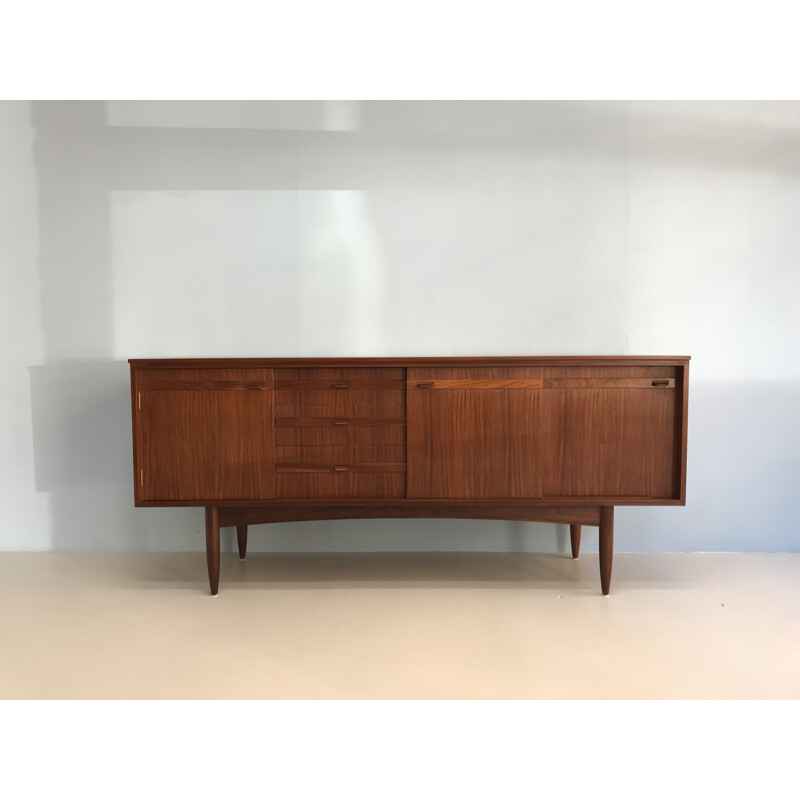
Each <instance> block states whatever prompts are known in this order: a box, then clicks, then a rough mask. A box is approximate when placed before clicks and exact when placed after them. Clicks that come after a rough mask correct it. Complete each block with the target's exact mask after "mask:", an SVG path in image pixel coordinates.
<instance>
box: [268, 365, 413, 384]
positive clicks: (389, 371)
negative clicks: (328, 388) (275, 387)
mask: <svg viewBox="0 0 800 800" xmlns="http://www.w3.org/2000/svg"><path fill="white" fill-rule="evenodd" d="M405 372H406V371H405V369H403V368H402V367H296V368H288V367H285V368H282V369H276V370H275V380H276V381H403V380H405V377H406V375H405Z"/></svg>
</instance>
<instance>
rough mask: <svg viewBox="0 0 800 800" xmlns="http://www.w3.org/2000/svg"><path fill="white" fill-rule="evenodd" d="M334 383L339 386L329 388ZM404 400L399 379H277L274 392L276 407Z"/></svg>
mask: <svg viewBox="0 0 800 800" xmlns="http://www.w3.org/2000/svg"><path fill="white" fill-rule="evenodd" d="M361 384H369V385H368V386H363V385H361ZM381 384H385V386H382V385H381ZM334 386H338V387H341V388H338V389H334V388H331V387H334ZM405 403H406V386H405V383H404V382H403V381H280V382H279V385H277V386H276V391H275V404H276V405H279V406H335V405H347V404H349V405H355V406H381V405H386V406H391V405H396V406H401V407H402V406H405Z"/></svg>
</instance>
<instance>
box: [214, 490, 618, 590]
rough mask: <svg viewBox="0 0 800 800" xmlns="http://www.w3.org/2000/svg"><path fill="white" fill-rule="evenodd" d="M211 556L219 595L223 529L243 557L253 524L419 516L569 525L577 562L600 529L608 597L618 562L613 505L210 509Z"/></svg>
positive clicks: (602, 580)
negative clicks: (587, 533) (584, 534)
mask: <svg viewBox="0 0 800 800" xmlns="http://www.w3.org/2000/svg"><path fill="white" fill-rule="evenodd" d="M205 512H206V558H207V561H208V581H209V585H210V587H211V594H212V595H216V594H218V593H219V563H220V535H219V532H220V528H227V527H234V526H235V527H236V538H237V543H238V546H239V558H241V559H244V558H245V557H246V555H247V527H248V525H262V524H266V523H270V522H300V521H308V520H323V519H378V518H386V517H415V518H428V519H500V520H512V521H518V522H554V523H566V524H568V525H569V529H570V544H571V547H572V557H573V558H577V557H578V553H579V551H580V545H581V527H582V526H583V525H589V526H596V527H599V528H600V547H599V551H600V586H601V589H602V592H603V594H604V595H607V594H608V593H609V590H610V588H611V567H612V562H613V558H614V507H613V506H578V507H573V506H537V507H531V506H527V507H526V506H520V505H515V504H513V503H504V504H497V505H481V506H476V505H469V504H449V505H441V506H437V507H431V506H428V505H422V504H420V505H414V504H413V503H404V504H403V505H399V504H398V505H392V504H386V505H381V506H364V505H358V504H353V505H350V506H345V505H331V506H301V505H296V506H292V505H281V506H269V507H253V508H239V507H225V506H223V507H217V506H207V507H206V510H205Z"/></svg>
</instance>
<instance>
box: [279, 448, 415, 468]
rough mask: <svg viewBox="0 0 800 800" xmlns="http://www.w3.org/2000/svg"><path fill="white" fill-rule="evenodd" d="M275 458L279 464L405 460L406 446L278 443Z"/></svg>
mask: <svg viewBox="0 0 800 800" xmlns="http://www.w3.org/2000/svg"><path fill="white" fill-rule="evenodd" d="M275 460H276V461H277V462H278V463H279V464H290V463H296V464H309V463H310V464H317V463H320V464H352V463H364V462H371V461H375V462H405V460H406V448H405V445H402V444H372V445H370V444H362V445H316V446H315V445H295V446H290V445H278V446H277V447H276V448H275Z"/></svg>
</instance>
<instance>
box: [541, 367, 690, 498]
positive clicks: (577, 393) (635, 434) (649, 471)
mask: <svg viewBox="0 0 800 800" xmlns="http://www.w3.org/2000/svg"><path fill="white" fill-rule="evenodd" d="M680 401H681V395H680V394H679V393H678V392H677V391H676V368H675V367H658V366H656V367H618V368H612V367H602V368H600V367H594V368H592V367H575V368H567V367H562V368H547V369H546V370H545V379H544V388H543V390H542V451H543V457H544V459H545V461H546V464H547V469H546V470H545V472H544V473H543V485H542V489H543V494H544V496H545V497H548V498H591V497H596V498H631V499H646V498H653V499H674V498H676V497H677V496H678V492H679V486H678V480H679V473H678V470H677V460H676V459H677V456H678V453H679V449H678V446H677V440H676V435H677V432H678V430H679V425H678V423H679V422H680V406H679V405H676V404H679V403H680Z"/></svg>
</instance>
